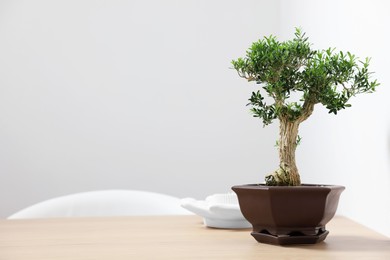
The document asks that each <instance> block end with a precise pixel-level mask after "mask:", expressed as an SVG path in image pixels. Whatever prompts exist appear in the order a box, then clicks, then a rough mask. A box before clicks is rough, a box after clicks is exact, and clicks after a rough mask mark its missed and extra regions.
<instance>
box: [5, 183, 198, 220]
mask: <svg viewBox="0 0 390 260" xmlns="http://www.w3.org/2000/svg"><path fill="white" fill-rule="evenodd" d="M188 214H191V213H190V212H189V211H187V210H185V209H183V208H182V207H181V206H180V199H179V198H175V197H172V196H169V195H165V194H161V193H155V192H148V191H135V190H102V191H90V192H82V193H76V194H71V195H67V196H62V197H57V198H53V199H49V200H46V201H43V202H40V203H38V204H35V205H32V206H29V207H27V208H25V209H23V210H21V211H19V212H17V213H15V214H13V215H11V216H10V217H8V218H9V219H25V218H54V217H92V216H128V215H131V216H150V215H188Z"/></svg>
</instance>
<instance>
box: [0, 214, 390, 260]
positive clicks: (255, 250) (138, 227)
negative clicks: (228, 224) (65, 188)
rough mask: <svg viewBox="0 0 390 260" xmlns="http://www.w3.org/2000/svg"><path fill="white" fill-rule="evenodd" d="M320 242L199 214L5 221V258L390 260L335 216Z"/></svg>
mask: <svg viewBox="0 0 390 260" xmlns="http://www.w3.org/2000/svg"><path fill="white" fill-rule="evenodd" d="M327 229H328V230H330V235H329V236H328V238H327V239H326V240H325V242H322V243H320V244H316V245H300V246H285V247H280V246H273V245H266V244H259V243H257V242H256V241H255V240H254V239H253V238H252V237H251V236H250V231H249V230H223V229H212V228H206V227H204V226H203V224H202V220H201V218H199V217H197V216H164V217H109V218H66V219H65V218H63V219H36V220H0V260H38V259H39V260H46V259H47V260H59V259H71V260H79V259H80V260H81V259H83V260H89V259H94V260H95V259H96V260H100V259H110V260H121V259H126V260H128V259H343V260H346V259H347V260H348V259H354V260H356V259H370V260H371V259H384V260H385V259H386V260H388V259H390V239H389V238H386V237H384V236H382V235H379V234H377V233H375V232H373V231H371V230H369V229H368V228H365V227H363V226H361V225H359V224H357V223H355V222H353V221H351V220H348V219H346V218H343V217H335V218H334V219H333V220H332V221H331V223H329V225H328V226H327Z"/></svg>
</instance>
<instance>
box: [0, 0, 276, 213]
mask: <svg viewBox="0 0 390 260" xmlns="http://www.w3.org/2000/svg"><path fill="white" fill-rule="evenodd" d="M278 12H279V3H278V2H277V1H272V0H263V1H259V0H240V1H226V0H214V1H209V0H185V1H183V0H163V1H161V0H129V1H119V0H110V1H109V0H107V1H94V0H83V1H78V0H77V1H76V0H71V1H69V0H61V1H58V0H57V1H51V0H36V1H27V0H26V1H21V0H16V1H15V0H13V1H11V0H8V1H7V0H3V1H1V2H0V35H1V38H0V57H1V58H0V71H1V77H0V174H1V175H0V176H1V181H0V216H1V217H5V216H7V215H9V214H11V213H13V212H14V211H16V210H18V209H20V208H23V207H25V206H27V205H30V204H32V203H35V202H38V201H41V200H43V199H47V198H50V197H54V196H59V195H63V194H69V193H72V192H79V191H86V190H95V189H110V188H124V189H142V190H151V191H157V192H164V193H167V194H171V195H175V196H179V197H186V196H192V197H196V198H203V197H205V196H206V195H208V194H211V193H215V192H225V191H228V190H230V186H232V185H234V184H240V183H253V182H260V181H262V180H263V176H264V174H265V173H267V172H270V171H271V170H273V168H274V167H275V165H276V164H277V160H276V158H277V156H276V151H275V150H274V148H273V144H274V141H275V138H276V132H274V130H275V129H276V126H272V127H269V128H266V129H264V130H263V129H262V125H261V122H260V121H259V120H255V119H252V118H251V116H250V115H249V113H248V108H247V107H245V104H246V103H247V99H248V97H249V93H250V91H251V90H252V88H251V87H250V85H248V84H247V83H246V82H245V81H244V80H242V79H240V78H238V77H237V75H236V73H235V72H234V71H233V70H231V69H229V67H230V61H231V60H232V59H233V58H237V57H238V56H241V55H243V54H244V50H245V49H246V48H247V47H248V46H249V45H250V43H251V42H252V41H254V40H256V39H258V38H260V37H262V36H263V35H268V34H271V33H274V32H275V31H277V29H278V28H279V16H278Z"/></svg>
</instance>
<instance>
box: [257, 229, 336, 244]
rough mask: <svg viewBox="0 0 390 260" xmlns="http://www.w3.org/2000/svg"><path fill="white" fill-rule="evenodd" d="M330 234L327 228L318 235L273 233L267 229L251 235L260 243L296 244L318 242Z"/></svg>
mask: <svg viewBox="0 0 390 260" xmlns="http://www.w3.org/2000/svg"><path fill="white" fill-rule="evenodd" d="M328 234H329V231H327V230H320V231H319V232H318V234H317V235H311V236H308V235H304V234H302V233H300V232H294V233H291V234H289V235H279V236H277V235H272V234H270V233H268V232H267V231H264V232H263V231H261V232H252V233H251V235H252V236H253V237H254V238H255V239H256V240H257V242H260V243H266V244H273V245H296V244H316V243H319V242H322V241H324V240H325V238H326V236H327V235H328Z"/></svg>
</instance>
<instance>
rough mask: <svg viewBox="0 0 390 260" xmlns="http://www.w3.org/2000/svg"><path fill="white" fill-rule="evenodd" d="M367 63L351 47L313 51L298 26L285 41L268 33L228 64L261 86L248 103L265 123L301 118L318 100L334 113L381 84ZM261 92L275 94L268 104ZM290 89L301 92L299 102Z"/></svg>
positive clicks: (300, 119) (242, 75) (307, 113)
mask: <svg viewBox="0 0 390 260" xmlns="http://www.w3.org/2000/svg"><path fill="white" fill-rule="evenodd" d="M369 62H370V59H368V58H367V59H365V60H364V61H360V60H358V59H357V58H356V56H355V55H353V54H351V53H350V52H347V53H344V52H341V51H340V52H335V50H334V49H331V48H329V49H327V50H312V49H311V44H310V43H309V42H308V38H307V37H305V34H304V33H302V32H301V30H300V29H296V31H295V37H294V39H292V40H289V41H284V42H279V41H278V40H277V39H276V38H275V37H274V36H269V37H264V39H261V40H259V41H257V42H254V43H253V44H252V46H251V47H250V48H249V49H248V50H247V52H246V56H245V57H243V58H238V59H237V60H233V61H232V64H233V67H234V69H235V70H236V71H237V72H238V75H239V76H240V77H242V78H245V79H247V80H248V81H254V82H256V83H257V84H259V85H260V86H261V88H262V90H258V91H255V92H253V93H252V95H251V97H250V99H249V101H250V102H249V104H248V105H250V106H251V111H252V113H253V115H254V116H255V117H259V118H261V119H262V121H263V124H264V125H268V124H271V123H272V121H273V120H274V119H276V118H279V119H288V120H290V121H296V120H298V121H299V122H302V121H304V120H306V119H307V117H308V116H310V114H311V112H312V109H313V107H314V105H315V104H317V103H321V104H323V105H324V106H325V107H326V108H327V109H328V110H329V113H334V114H337V112H338V111H340V110H341V109H344V108H346V107H350V106H351V105H350V104H349V103H348V102H349V100H350V98H351V97H353V96H355V95H357V94H360V93H370V92H373V91H375V88H376V87H377V86H378V85H379V83H377V81H376V80H374V81H370V75H371V72H369V71H368V66H369ZM262 91H264V92H265V93H266V94H267V95H268V96H269V97H271V98H272V99H273V101H274V102H273V103H272V104H266V102H265V101H264V96H263V94H262V93H261V92H262ZM292 93H295V94H294V97H295V95H296V93H298V94H299V101H295V102H293V101H292V100H291V94H292Z"/></svg>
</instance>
